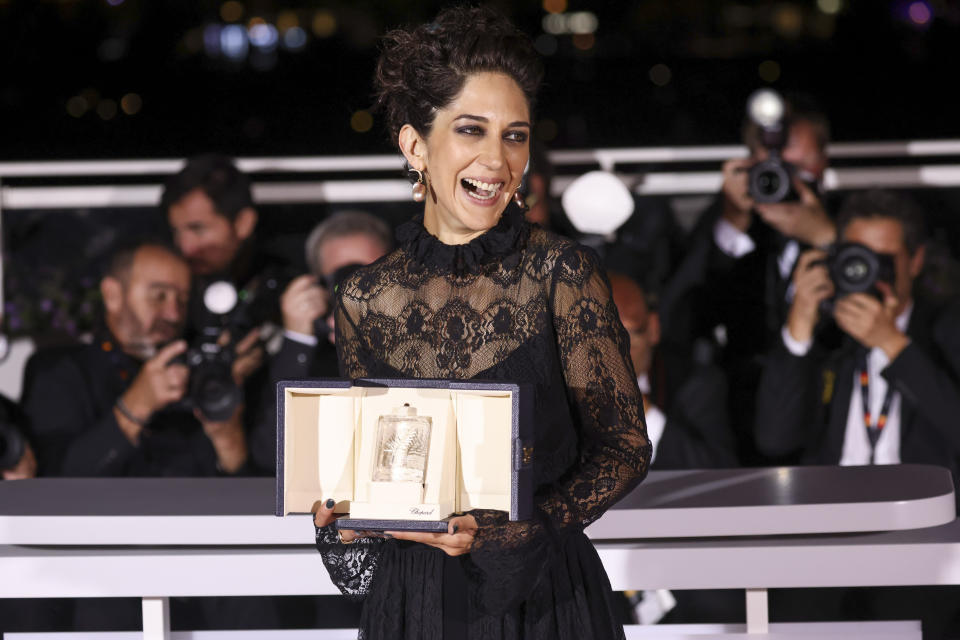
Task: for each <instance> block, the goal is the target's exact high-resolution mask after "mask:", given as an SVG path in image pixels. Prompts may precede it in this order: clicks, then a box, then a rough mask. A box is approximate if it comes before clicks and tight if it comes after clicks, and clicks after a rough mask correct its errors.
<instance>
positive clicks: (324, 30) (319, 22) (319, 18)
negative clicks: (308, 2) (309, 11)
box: [310, 11, 337, 38]
mask: <svg viewBox="0 0 960 640" xmlns="http://www.w3.org/2000/svg"><path fill="white" fill-rule="evenodd" d="M310 27H311V29H313V34H314V35H315V36H317V37H318V38H329V37H330V36H332V35H333V34H334V33H336V32H337V18H336V17H335V16H334V15H333V14H332V13H330V12H329V11H317V12H316V13H315V14H313V22H312V24H311V25H310Z"/></svg>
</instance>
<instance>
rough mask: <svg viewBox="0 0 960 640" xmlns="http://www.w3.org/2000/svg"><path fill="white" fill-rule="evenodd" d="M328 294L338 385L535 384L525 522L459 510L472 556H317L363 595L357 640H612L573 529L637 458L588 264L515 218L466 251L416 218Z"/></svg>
mask: <svg viewBox="0 0 960 640" xmlns="http://www.w3.org/2000/svg"><path fill="white" fill-rule="evenodd" d="M397 236H398V239H399V243H400V244H399V247H398V249H397V250H395V251H394V252H393V253H391V254H389V255H387V256H385V257H384V258H383V259H381V260H380V261H378V262H376V263H374V264H373V265H370V266H369V267H366V268H363V269H360V270H359V271H357V272H356V273H355V274H354V275H353V276H352V277H350V278H349V280H347V281H346V282H345V283H344V284H343V285H342V286H341V287H340V290H339V297H338V305H337V310H336V313H337V315H336V327H337V347H338V351H339V356H340V364H341V374H342V375H344V376H347V377H350V378H357V377H365V376H374V377H411V378H451V379H468V378H481V379H488V380H491V379H493V380H495V379H501V380H513V381H524V382H531V383H533V384H534V386H535V390H536V399H535V416H536V441H535V448H534V451H535V457H534V475H535V482H536V484H535V486H537V487H538V490H537V493H536V497H535V502H534V504H535V512H536V518H535V519H534V520H531V521H525V522H509V521H508V519H507V514H506V513H504V512H499V511H484V510H477V511H472V512H471V514H472V515H474V516H475V518H476V520H477V522H478V523H479V529H478V531H477V534H476V538H475V541H474V545H473V548H472V550H471V553H470V554H468V555H465V556H461V557H458V558H451V557H449V556H447V555H446V554H444V553H443V552H442V551H440V550H438V549H435V548H433V547H429V546H427V545H423V544H418V543H410V542H407V541H398V540H383V539H361V540H359V541H358V542H356V543H354V544H350V545H343V544H338V543H337V537H336V533H335V531H334V530H333V528H332V526H331V527H325V528H320V529H318V530H317V547H318V549H319V551H320V553H321V554H322V556H323V560H324V563H325V564H326V566H327V569H328V570H329V572H330V576H331V578H332V579H333V581H334V583H336V584H337V585H338V586H339V587H340V589H341V590H342V591H343V592H344V593H346V594H348V595H354V596H360V597H364V598H365V605H364V613H363V616H362V620H361V625H360V627H361V628H360V637H361V638H363V639H365V640H379V639H381V638H391V639H393V638H407V639H413V638H423V639H430V640H432V639H440V638H446V637H457V638H471V639H473V638H476V639H478V640H479V639H481V638H483V639H485V640H487V639H519V638H528V639H544V640H546V639H550V640H555V639H558V638H559V639H570V640H589V639H597V640H601V639H603V640H606V639H608V638H622V637H623V629H622V626H621V625H620V624H619V623H618V621H617V616H616V615H615V613H614V607H613V601H612V594H611V590H610V584H609V581H608V579H607V576H606V574H605V572H604V570H603V566H602V565H601V563H600V559H599V557H598V556H597V553H596V551H595V550H594V548H593V546H592V545H591V543H590V542H589V540H588V539H587V537H586V536H585V535H584V533H583V529H584V527H586V526H587V525H588V524H590V523H591V522H593V521H594V520H596V519H597V518H599V517H600V516H601V515H602V514H603V513H604V511H606V510H607V509H608V508H609V507H610V506H611V505H612V504H613V503H614V502H616V501H617V500H618V499H619V498H621V497H622V496H623V495H625V494H626V493H627V492H629V491H630V490H631V489H632V488H633V487H634V486H636V484H637V483H638V482H639V481H640V480H641V479H642V478H643V477H644V475H645V474H646V471H647V467H648V463H649V460H650V450H651V449H650V445H649V443H648V441H647V436H646V427H645V425H644V421H643V409H642V402H641V396H640V393H639V392H638V390H637V383H636V376H635V375H634V372H633V367H632V365H631V363H630V358H629V341H628V337H627V334H626V332H625V331H624V329H623V326H622V325H621V324H620V321H619V317H618V314H617V310H616V308H615V307H614V304H613V301H612V299H611V296H610V287H609V284H608V282H607V279H606V276H605V275H604V273H603V270H602V269H601V268H600V266H599V263H598V260H597V257H596V255H595V254H594V253H593V252H591V251H590V250H589V249H586V248H584V247H582V246H580V245H578V244H576V243H573V242H571V241H568V240H565V239H562V238H560V237H558V236H555V235H553V234H550V233H548V232H546V231H544V230H542V229H540V228H538V227H531V226H530V225H529V224H528V223H526V222H525V221H524V220H523V216H522V214H521V213H520V212H519V210H517V209H515V208H514V207H512V206H511V207H510V208H508V210H507V211H506V212H505V214H504V216H503V218H502V219H501V220H500V222H499V223H498V224H497V226H496V227H494V228H493V229H491V230H490V231H488V232H486V233H484V234H483V235H481V236H479V237H478V238H476V239H474V240H473V241H471V242H470V243H468V244H465V245H446V244H443V243H442V242H440V241H439V240H438V239H437V238H435V237H434V236H432V235H430V234H429V233H428V232H427V231H426V229H424V227H423V225H422V219H418V220H414V221H412V222H409V223H406V224H405V225H403V226H401V227H400V229H398V232H397Z"/></svg>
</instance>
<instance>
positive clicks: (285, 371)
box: [252, 211, 392, 469]
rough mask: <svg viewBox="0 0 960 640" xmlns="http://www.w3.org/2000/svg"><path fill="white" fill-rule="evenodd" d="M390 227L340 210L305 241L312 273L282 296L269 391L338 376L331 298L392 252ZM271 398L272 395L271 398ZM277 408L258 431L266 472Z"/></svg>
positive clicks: (271, 407)
mask: <svg viewBox="0 0 960 640" xmlns="http://www.w3.org/2000/svg"><path fill="white" fill-rule="evenodd" d="M391 244H392V243H391V236H390V227H389V226H387V223H386V222H384V221H383V220H381V219H380V218H377V217H376V216H374V215H372V214H370V213H367V212H365V211H341V212H339V213H335V214H333V215H332V216H330V217H329V218H327V219H326V220H324V221H323V222H321V223H320V224H318V225H317V226H316V227H315V228H314V229H313V231H311V232H310V235H309V236H308V237H307V242H306V245H305V249H306V261H307V265H308V266H309V267H310V271H311V273H308V274H305V275H302V276H299V277H297V278H294V279H293V281H291V282H290V284H289V285H288V286H287V288H286V290H285V291H284V292H283V296H282V297H281V300H280V306H281V309H282V311H283V342H282V343H281V346H280V350H279V351H278V352H277V353H276V354H274V355H273V356H272V357H271V359H270V364H269V377H270V384H271V387H272V386H273V385H275V384H276V382H277V381H278V380H290V379H303V378H323V377H337V376H338V375H339V371H338V367H337V352H336V349H335V348H334V346H333V335H334V334H333V314H332V311H333V309H332V295H333V290H334V288H335V287H336V284H337V282H339V280H341V279H343V278H344V277H346V276H347V275H349V274H350V273H352V271H353V270H354V269H355V268H356V267H358V266H361V265H366V264H370V263H371V262H374V261H376V260H378V259H379V258H380V257H382V256H383V255H385V254H386V253H387V252H388V251H390V248H391ZM271 397H272V396H271ZM276 437H277V435H276V405H275V404H274V402H273V401H267V402H264V408H263V411H262V414H261V419H260V420H259V421H258V423H257V425H256V426H255V427H254V437H253V441H254V446H253V452H252V454H253V458H254V460H255V461H256V463H257V465H258V466H259V467H262V468H266V469H272V468H273V467H274V465H275V464H276Z"/></svg>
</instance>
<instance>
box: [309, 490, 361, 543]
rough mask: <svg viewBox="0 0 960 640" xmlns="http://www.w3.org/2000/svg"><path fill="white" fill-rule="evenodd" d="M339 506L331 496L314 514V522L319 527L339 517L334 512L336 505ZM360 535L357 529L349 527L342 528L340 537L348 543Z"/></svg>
mask: <svg viewBox="0 0 960 640" xmlns="http://www.w3.org/2000/svg"><path fill="white" fill-rule="evenodd" d="M336 506H337V502H336V501H335V500H334V499H333V498H330V499H329V500H327V501H326V502H323V503H321V504H320V508H319V509H317V511H316V512H315V513H314V514H313V524H315V525H316V526H318V527H325V526H327V525H329V524H330V523H331V522H333V521H334V520H336V519H337V517H338V516H337V515H336V514H334V513H333V509H334V507H336ZM358 537H359V536H358V535H357V532H356V531H351V530H349V529H341V530H340V539H341V540H343V541H344V542H346V543H350V542H353V541H354V540H356V539H357V538H358Z"/></svg>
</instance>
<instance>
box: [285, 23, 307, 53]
mask: <svg viewBox="0 0 960 640" xmlns="http://www.w3.org/2000/svg"><path fill="white" fill-rule="evenodd" d="M283 46H285V47H286V48H287V49H289V50H290V51H298V50H300V49H303V48H304V47H305V46H307V32H306V31H304V30H303V28H301V27H290V28H289V29H287V30H286V31H284V32H283Z"/></svg>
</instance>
